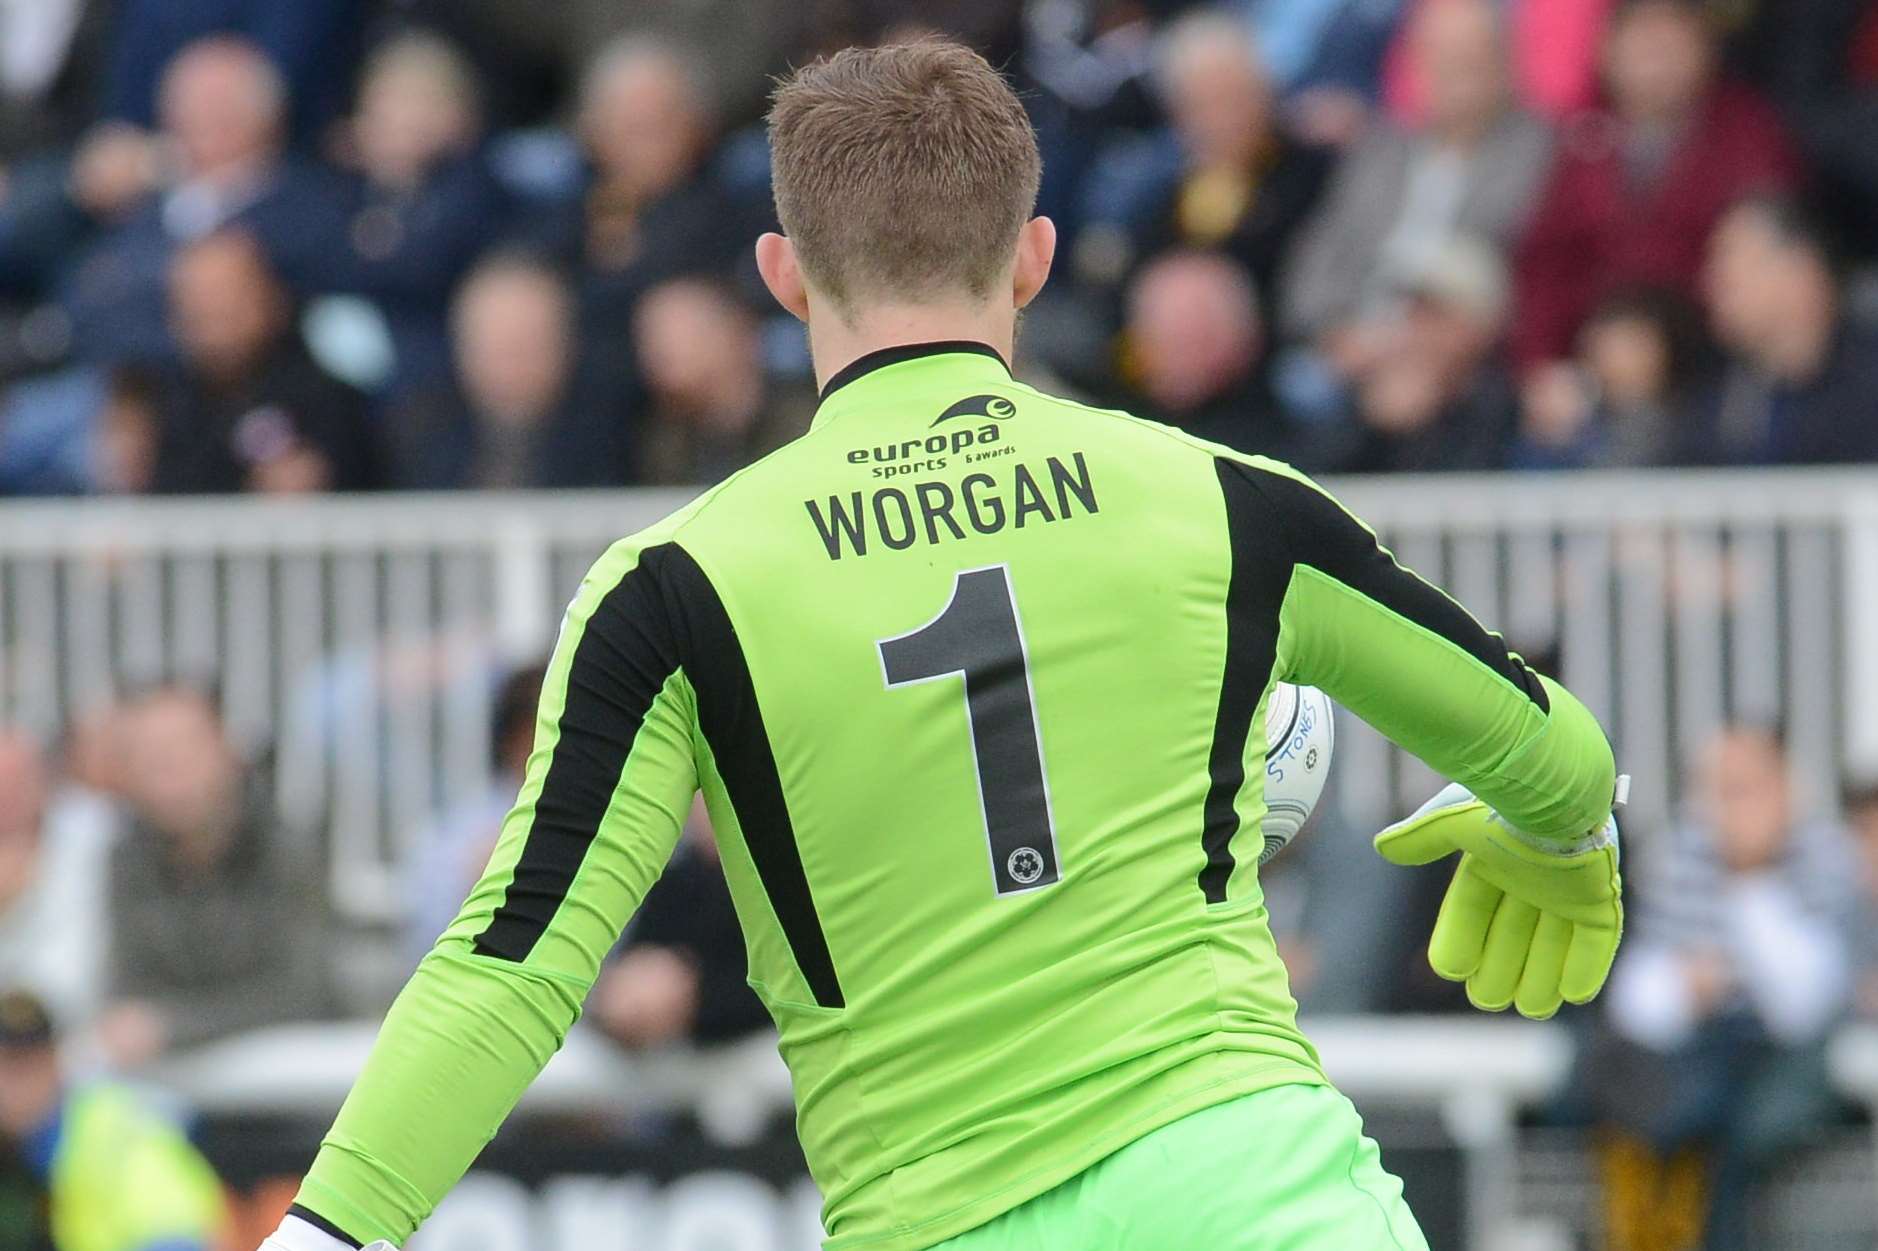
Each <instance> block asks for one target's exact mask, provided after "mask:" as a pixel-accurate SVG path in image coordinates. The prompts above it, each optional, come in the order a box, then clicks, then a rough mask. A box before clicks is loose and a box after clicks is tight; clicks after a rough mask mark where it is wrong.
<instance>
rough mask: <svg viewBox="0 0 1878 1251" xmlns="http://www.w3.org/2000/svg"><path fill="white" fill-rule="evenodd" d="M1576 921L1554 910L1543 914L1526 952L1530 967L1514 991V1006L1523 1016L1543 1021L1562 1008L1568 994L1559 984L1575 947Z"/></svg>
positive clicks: (1521, 975)
mask: <svg viewBox="0 0 1878 1251" xmlns="http://www.w3.org/2000/svg"><path fill="white" fill-rule="evenodd" d="M1571 941H1572V923H1571V922H1570V921H1567V920H1566V919H1565V918H1564V917H1562V916H1559V915H1557V914H1556V913H1552V912H1542V913H1540V914H1539V924H1538V927H1537V928H1535V929H1534V930H1533V932H1532V946H1531V948H1529V949H1528V950H1527V952H1526V968H1525V970H1524V971H1523V972H1521V973H1520V975H1519V988H1518V989H1517V990H1515V991H1514V992H1513V1006H1514V1007H1516V1008H1518V1009H1519V1014H1520V1015H1521V1016H1529V1017H1531V1018H1532V1019H1533V1020H1535V1021H1543V1020H1545V1019H1546V1018H1547V1017H1549V1016H1551V1015H1552V1014H1553V1013H1555V1012H1557V1011H1558V1009H1559V1004H1560V1003H1561V1002H1562V1001H1563V998H1564V996H1563V995H1562V994H1561V993H1560V989H1559V984H1560V982H1561V981H1562V980H1563V978H1564V975H1565V956H1566V953H1567V952H1568V951H1569V950H1570V949H1571Z"/></svg>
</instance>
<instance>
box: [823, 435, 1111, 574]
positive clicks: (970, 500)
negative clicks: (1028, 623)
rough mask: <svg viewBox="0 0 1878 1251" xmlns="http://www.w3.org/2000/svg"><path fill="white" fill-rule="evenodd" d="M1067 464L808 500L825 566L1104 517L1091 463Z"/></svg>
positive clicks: (1078, 457) (1021, 466) (1018, 466)
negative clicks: (1079, 518)
mask: <svg viewBox="0 0 1878 1251" xmlns="http://www.w3.org/2000/svg"><path fill="white" fill-rule="evenodd" d="M1069 459H1070V463H1069V464H1065V463H1064V462H1063V461H1062V460H1061V459H1059V458H1058V457H1055V456H1046V457H1045V458H1044V462H1043V465H1042V467H1041V468H1037V469H1033V468H1032V467H1031V466H1030V465H1027V464H1025V463H1024V462H1022V461H1018V462H1016V463H1015V464H1012V465H1009V466H1005V467H1002V468H1001V469H1000V471H999V476H997V477H993V476H992V475H991V474H988V473H968V474H966V475H965V476H964V477H963V478H961V479H959V481H958V485H957V486H956V487H954V486H953V484H952V483H950V482H946V481H941V480H938V479H928V480H926V481H922V482H913V483H908V484H907V485H905V486H903V487H900V486H884V487H879V488H876V489H875V490H873V491H871V492H862V491H850V492H848V493H847V494H846V495H845V496H843V495H830V496H829V497H828V498H827V499H826V500H825V501H823V500H804V501H802V505H803V507H804V508H806V509H807V510H808V514H809V520H811V521H812V522H814V523H815V533H816V535H817V536H818V537H819V538H820V539H821V541H822V546H823V547H825V548H827V549H828V559H830V560H840V559H841V558H842V557H843V556H844V555H847V554H849V553H852V554H853V555H856V556H865V555H867V551H868V545H869V544H870V543H872V544H875V545H876V546H875V550H876V551H878V550H879V549H880V547H883V546H884V547H886V548H889V549H890V550H893V551H903V550H905V549H906V548H909V547H911V546H913V544H915V543H919V542H926V543H938V542H940V541H942V540H943V539H948V538H950V539H963V538H966V537H968V535H969V534H971V533H976V534H996V533H998V531H1000V530H1002V529H1004V528H1005V527H1006V526H1009V527H1011V528H1013V529H1017V530H1022V529H1023V528H1024V527H1025V526H1026V525H1043V524H1047V523H1049V522H1053V521H1068V520H1070V519H1072V518H1074V517H1075V516H1077V515H1078V512H1079V511H1080V512H1081V513H1082V514H1084V515H1087V514H1090V513H1097V512H1100V511H1102V509H1101V506H1100V505H1099V504H1097V502H1096V493H1095V484H1094V483H1093V482H1092V481H1091V480H1090V477H1089V463H1088V461H1086V460H1085V459H1083V454H1082V453H1081V452H1074V453H1071V455H1070V458H1069Z"/></svg>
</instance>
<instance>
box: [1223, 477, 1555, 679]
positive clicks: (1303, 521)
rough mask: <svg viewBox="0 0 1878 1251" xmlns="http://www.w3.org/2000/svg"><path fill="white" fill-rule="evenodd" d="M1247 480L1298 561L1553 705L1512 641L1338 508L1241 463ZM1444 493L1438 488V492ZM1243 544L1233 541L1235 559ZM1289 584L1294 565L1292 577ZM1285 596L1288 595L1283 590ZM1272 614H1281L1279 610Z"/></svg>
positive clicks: (1288, 480) (1292, 482)
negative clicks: (1408, 567) (1398, 558)
mask: <svg viewBox="0 0 1878 1251" xmlns="http://www.w3.org/2000/svg"><path fill="white" fill-rule="evenodd" d="M1219 463H1221V464H1225V463H1232V464H1234V465H1235V467H1236V468H1237V470H1238V471H1239V473H1240V474H1241V475H1244V476H1245V480H1246V481H1247V482H1248V483H1250V484H1252V485H1253V487H1254V488H1255V489H1256V491H1257V492H1258V493H1259V494H1260V495H1262V496H1263V497H1264V499H1265V501H1266V502H1265V503H1264V505H1263V511H1264V512H1265V514H1266V515H1267V517H1268V520H1265V521H1263V522H1261V525H1262V526H1263V527H1268V528H1269V527H1271V526H1274V525H1275V526H1278V527H1282V528H1283V529H1284V530H1285V531H1286V533H1287V538H1288V540H1289V546H1290V549H1291V556H1292V558H1293V559H1294V560H1295V561H1296V562H1297V563H1298V564H1301V565H1309V566H1311V567H1312V568H1313V569H1316V570H1318V571H1319V572H1321V573H1327V574H1329V575H1330V576H1331V577H1333V578H1335V579H1336V580H1337V581H1339V582H1341V583H1343V584H1344V585H1345V586H1347V587H1349V588H1350V589H1351V590H1353V591H1357V592H1360V593H1361V594H1363V595H1365V596H1367V597H1368V598H1370V599H1372V600H1374V601H1375V602H1376V603H1378V604H1381V605H1382V606H1383V607H1384V608H1387V609H1389V610H1390V611H1391V612H1394V613H1397V614H1399V615H1400V616H1402V617H1406V618H1407V619H1408V620H1409V621H1412V622H1414V623H1415V624H1416V625H1418V626H1420V627H1421V628H1422V629H1424V630H1427V631H1429V632H1430V633H1431V634H1437V635H1440V636H1441V637H1442V638H1444V639H1446V640H1447V641H1448V642H1450V643H1453V644H1454V645H1455V646H1456V647H1458V648H1460V649H1461V650H1462V651H1464V652H1466V653H1467V654H1468V655H1470V656H1472V657H1473V658H1474V659H1476V660H1478V661H1479V662H1480V663H1481V664H1483V665H1485V666H1487V668H1489V669H1491V670H1493V671H1494V672H1495V673H1497V674H1499V675H1500V676H1501V677H1503V678H1505V679H1506V680H1507V681H1509V682H1511V683H1512V684H1513V685H1514V686H1515V687H1517V688H1518V689H1520V690H1521V691H1524V692H1525V693H1526V697H1527V698H1528V699H1530V700H1532V702H1533V703H1535V704H1537V705H1539V707H1540V708H1541V709H1542V710H1544V711H1545V712H1548V713H1549V712H1551V711H1552V702H1551V699H1550V697H1549V696H1547V695H1546V693H1545V687H1544V686H1543V685H1541V684H1540V682H1539V679H1538V676H1537V675H1535V674H1534V673H1533V671H1532V670H1530V669H1528V668H1527V667H1526V666H1525V664H1524V662H1522V661H1521V660H1520V659H1519V658H1518V657H1517V656H1514V655H1513V654H1511V653H1510V652H1508V651H1507V650H1506V641H1505V640H1504V639H1502V638H1501V637H1500V636H1499V635H1497V634H1493V633H1490V632H1489V631H1487V630H1486V629H1485V628H1483V627H1482V626H1481V624H1480V623H1479V622H1478V621H1476V620H1474V618H1473V617H1472V616H1471V615H1469V613H1468V612H1467V610H1466V609H1465V608H1462V607H1461V606H1460V605H1459V604H1457V603H1455V602H1454V601H1453V600H1452V599H1450V598H1448V596H1446V595H1445V594H1443V593H1442V592H1441V591H1440V590H1439V589H1438V588H1436V587H1434V586H1431V585H1430V584H1429V583H1427V582H1424V581H1423V580H1422V579H1420V578H1418V577H1416V576H1415V575H1414V574H1412V573H1410V572H1409V571H1408V570H1406V569H1404V568H1403V567H1402V566H1401V565H1399V564H1397V563H1396V560H1395V557H1393V556H1391V555H1390V554H1389V553H1388V552H1387V551H1386V550H1384V549H1383V547H1382V546H1381V545H1380V544H1378V543H1377V542H1376V536H1375V535H1373V534H1371V533H1370V531H1369V529H1368V528H1367V527H1365V526H1364V525H1363V523H1362V522H1360V521H1358V520H1357V519H1356V518H1355V517H1352V516H1351V515H1350V514H1349V513H1347V512H1345V511H1344V509H1343V508H1342V506H1340V505H1339V504H1338V503H1337V501H1335V500H1333V499H1332V498H1330V496H1328V495H1326V494H1324V493H1323V492H1322V491H1320V490H1318V489H1317V488H1315V487H1313V486H1311V485H1310V484H1308V483H1305V482H1300V481H1298V480H1297V479H1296V478H1292V477H1289V476H1287V475H1285V474H1280V473H1273V472H1271V471H1270V470H1267V469H1259V468H1257V467H1255V466H1252V465H1246V464H1242V463H1238V462H1224V461H1222V462H1219ZM1435 489H1437V490H1438V489H1439V488H1435ZM1238 543H1239V537H1238V535H1237V534H1235V535H1234V536H1233V545H1234V551H1235V552H1236V551H1237V550H1238ZM1286 573H1287V576H1289V565H1287V569H1286ZM1279 593H1280V595H1281V596H1282V594H1283V590H1282V587H1281V589H1280V592H1279ZM1273 611H1276V608H1275V607H1274V609H1273Z"/></svg>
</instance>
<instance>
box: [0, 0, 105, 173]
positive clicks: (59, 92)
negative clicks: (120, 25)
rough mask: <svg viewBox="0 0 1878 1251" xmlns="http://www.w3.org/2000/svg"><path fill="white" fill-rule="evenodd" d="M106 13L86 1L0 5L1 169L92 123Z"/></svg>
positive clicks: (14, 0) (15, 1) (38, 0)
mask: <svg viewBox="0 0 1878 1251" xmlns="http://www.w3.org/2000/svg"><path fill="white" fill-rule="evenodd" d="M103 16H104V14H103V10H102V7H101V6H98V5H92V4H87V3H85V0H32V2H31V3H20V2H18V0H10V2H9V3H6V4H0V167H4V166H5V165H6V164H8V163H9V162H11V161H12V160H14V159H15V158H16V157H19V156H21V155H24V154H27V153H31V152H34V151H37V150H40V149H44V148H49V147H51V146H53V145H54V144H59V143H64V142H68V141H69V140H71V139H73V138H75V137H76V136H77V134H78V132H79V131H80V130H82V129H83V128H84V126H85V125H86V124H87V123H88V122H90V121H91V116H90V113H89V108H90V105H91V103H92V102H91V100H90V99H89V98H88V97H89V94H90V93H89V91H88V90H87V88H88V87H89V83H87V82H86V80H87V79H88V78H90V77H91V76H92V73H91V71H92V70H93V68H94V66H93V64H92V63H93V62H94V60H95V57H94V56H93V55H92V52H93V49H92V48H91V47H90V45H92V44H93V43H95V42H96V38H95V36H96V34H97V30H98V28H99V27H101V26H102V25H103V21H102V19H103Z"/></svg>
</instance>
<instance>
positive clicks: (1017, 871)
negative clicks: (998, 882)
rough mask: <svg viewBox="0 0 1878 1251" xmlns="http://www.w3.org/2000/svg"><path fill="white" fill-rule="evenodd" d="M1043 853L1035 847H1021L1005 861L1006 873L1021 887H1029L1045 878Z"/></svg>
mask: <svg viewBox="0 0 1878 1251" xmlns="http://www.w3.org/2000/svg"><path fill="white" fill-rule="evenodd" d="M1043 867H1044V866H1043V853H1042V852H1040V851H1038V850H1037V849H1036V848H1035V847H1019V848H1018V849H1017V850H1016V851H1014V852H1012V853H1011V854H1010V855H1009V856H1008V857H1007V858H1006V859H1005V861H1004V871H1005V872H1006V873H1009V874H1010V875H1011V880H1012V881H1013V882H1016V883H1017V884H1018V885H1019V886H1029V885H1030V884H1031V883H1032V882H1035V881H1036V880H1037V879H1038V878H1040V877H1042V876H1043Z"/></svg>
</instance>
